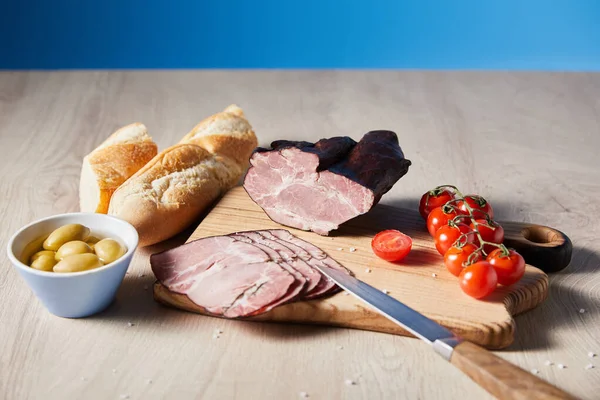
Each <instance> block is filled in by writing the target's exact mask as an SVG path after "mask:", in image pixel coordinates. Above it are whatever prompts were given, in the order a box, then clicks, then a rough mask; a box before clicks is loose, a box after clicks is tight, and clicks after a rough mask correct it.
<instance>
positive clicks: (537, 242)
mask: <svg viewBox="0 0 600 400" xmlns="http://www.w3.org/2000/svg"><path fill="white" fill-rule="evenodd" d="M501 225H502V227H503V228H504V244H505V245H506V246H507V247H511V248H513V249H515V250H516V251H518V252H519V254H521V255H522V256H523V258H524V259H525V262H526V263H527V264H529V265H533V266H534V267H537V268H539V269H541V270H542V271H544V272H557V271H560V270H561V269H563V268H565V267H566V266H567V265H569V263H570V262H571V253H572V252H573V244H572V243H571V239H569V238H568V237H567V235H565V234H564V233H562V232H561V231H559V230H556V229H554V228H550V227H548V226H543V225H534V224H524V223H519V222H501Z"/></svg>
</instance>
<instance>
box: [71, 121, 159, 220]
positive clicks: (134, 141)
mask: <svg viewBox="0 0 600 400" xmlns="http://www.w3.org/2000/svg"><path fill="white" fill-rule="evenodd" d="M156 153H157V147H156V143H154V142H153V141H152V138H151V137H150V136H149V135H148V131H147V129H146V127H145V126H144V125H143V124H141V123H134V124H130V125H127V126H124V127H122V128H121V129H119V130H117V131H116V132H115V133H113V134H112V135H111V136H110V137H109V138H108V139H106V140H105V141H104V143H102V144H101V145H100V146H98V147H97V148H96V149H95V150H94V151H92V152H91V153H90V154H88V155H87V156H86V157H85V158H84V159H83V165H82V167H81V178H80V182H79V205H80V209H81V211H84V212H97V213H103V214H106V212H107V211H108V205H109V202H110V198H111V196H112V194H113V192H114V191H115V190H116V189H117V188H118V187H119V186H120V185H121V184H122V183H123V182H125V181H126V180H127V179H128V178H129V177H130V176H132V175H133V174H135V173H136V172H137V171H138V170H139V169H140V168H142V167H143V166H144V165H146V163H147V162H148V161H150V160H151V159H152V158H153V157H154V156H156Z"/></svg>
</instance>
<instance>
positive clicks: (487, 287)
mask: <svg viewBox="0 0 600 400" xmlns="http://www.w3.org/2000/svg"><path fill="white" fill-rule="evenodd" d="M458 279H459V280H460V288H461V289H462V290H463V292H465V293H466V294H468V295H469V296H471V297H475V298H476V299H481V298H482V297H485V296H487V295H489V294H490V293H492V292H493V291H494V289H496V286H497V285H498V275H497V274H496V271H495V270H494V267H493V266H492V264H490V263H489V262H487V261H478V262H476V263H475V264H471V265H469V266H468V267H466V268H465V269H463V270H462V272H461V273H460V275H459V276H458Z"/></svg>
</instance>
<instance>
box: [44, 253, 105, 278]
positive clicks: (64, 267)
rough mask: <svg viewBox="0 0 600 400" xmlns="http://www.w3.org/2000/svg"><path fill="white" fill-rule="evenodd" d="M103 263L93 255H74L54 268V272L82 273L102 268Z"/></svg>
mask: <svg viewBox="0 0 600 400" xmlns="http://www.w3.org/2000/svg"><path fill="white" fill-rule="evenodd" d="M102 265H103V264H102V261H100V259H99V258H98V256H97V255H95V254H92V253H85V254H72V255H70V256H66V257H65V258H63V259H62V260H61V261H60V262H59V263H58V264H56V265H55V266H54V269H53V270H54V272H61V273H62V272H80V271H87V270H90V269H94V268H98V267H101V266H102Z"/></svg>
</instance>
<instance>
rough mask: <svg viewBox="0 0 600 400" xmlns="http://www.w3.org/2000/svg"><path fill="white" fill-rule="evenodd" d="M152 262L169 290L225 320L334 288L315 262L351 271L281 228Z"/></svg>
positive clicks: (217, 240)
mask: <svg viewBox="0 0 600 400" xmlns="http://www.w3.org/2000/svg"><path fill="white" fill-rule="evenodd" d="M150 263H151V265H152V271H153V272H154V275H155V276H156V278H157V279H158V280H159V281H160V282H161V283H162V284H163V285H164V286H166V287H167V289H169V290H170V291H171V292H175V293H180V294H184V295H186V296H187V297H188V298H189V299H190V300H191V301H193V302H194V303H195V304H197V305H198V306H200V307H202V308H203V309H204V310H205V311H206V313H209V314H212V315H215V316H221V317H226V318H240V317H249V316H252V315H257V314H261V313H264V312H267V311H269V310H271V309H273V308H274V307H277V306H279V305H282V304H285V303H290V302H294V301H301V300H310V299H315V298H318V297H322V296H327V295H330V294H333V293H336V292H338V291H339V290H340V288H339V287H338V286H337V285H336V284H335V283H334V282H332V281H331V280H330V279H328V278H327V277H325V276H324V275H322V274H321V273H320V272H319V271H318V270H317V269H316V268H315V266H317V265H323V264H325V265H327V266H329V267H332V268H337V269H340V270H343V271H345V272H347V273H349V274H350V271H348V270H347V269H346V268H345V267H343V266H342V265H340V264H339V263H338V262H337V261H335V260H334V259H332V258H331V257H329V256H328V255H327V254H325V252H323V251H322V250H321V249H319V248H318V247H316V246H314V245H312V244H311V243H308V242H306V241H304V240H301V239H299V238H298V237H296V236H294V235H292V234H291V233H290V232H288V231H287V230H283V229H273V230H260V231H251V232H236V233H232V234H230V235H226V236H213V237H208V238H204V239H199V240H195V241H193V242H189V243H187V244H185V245H183V246H180V247H177V248H174V249H171V250H167V251H165V252H162V253H158V254H154V255H152V257H151V258H150Z"/></svg>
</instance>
